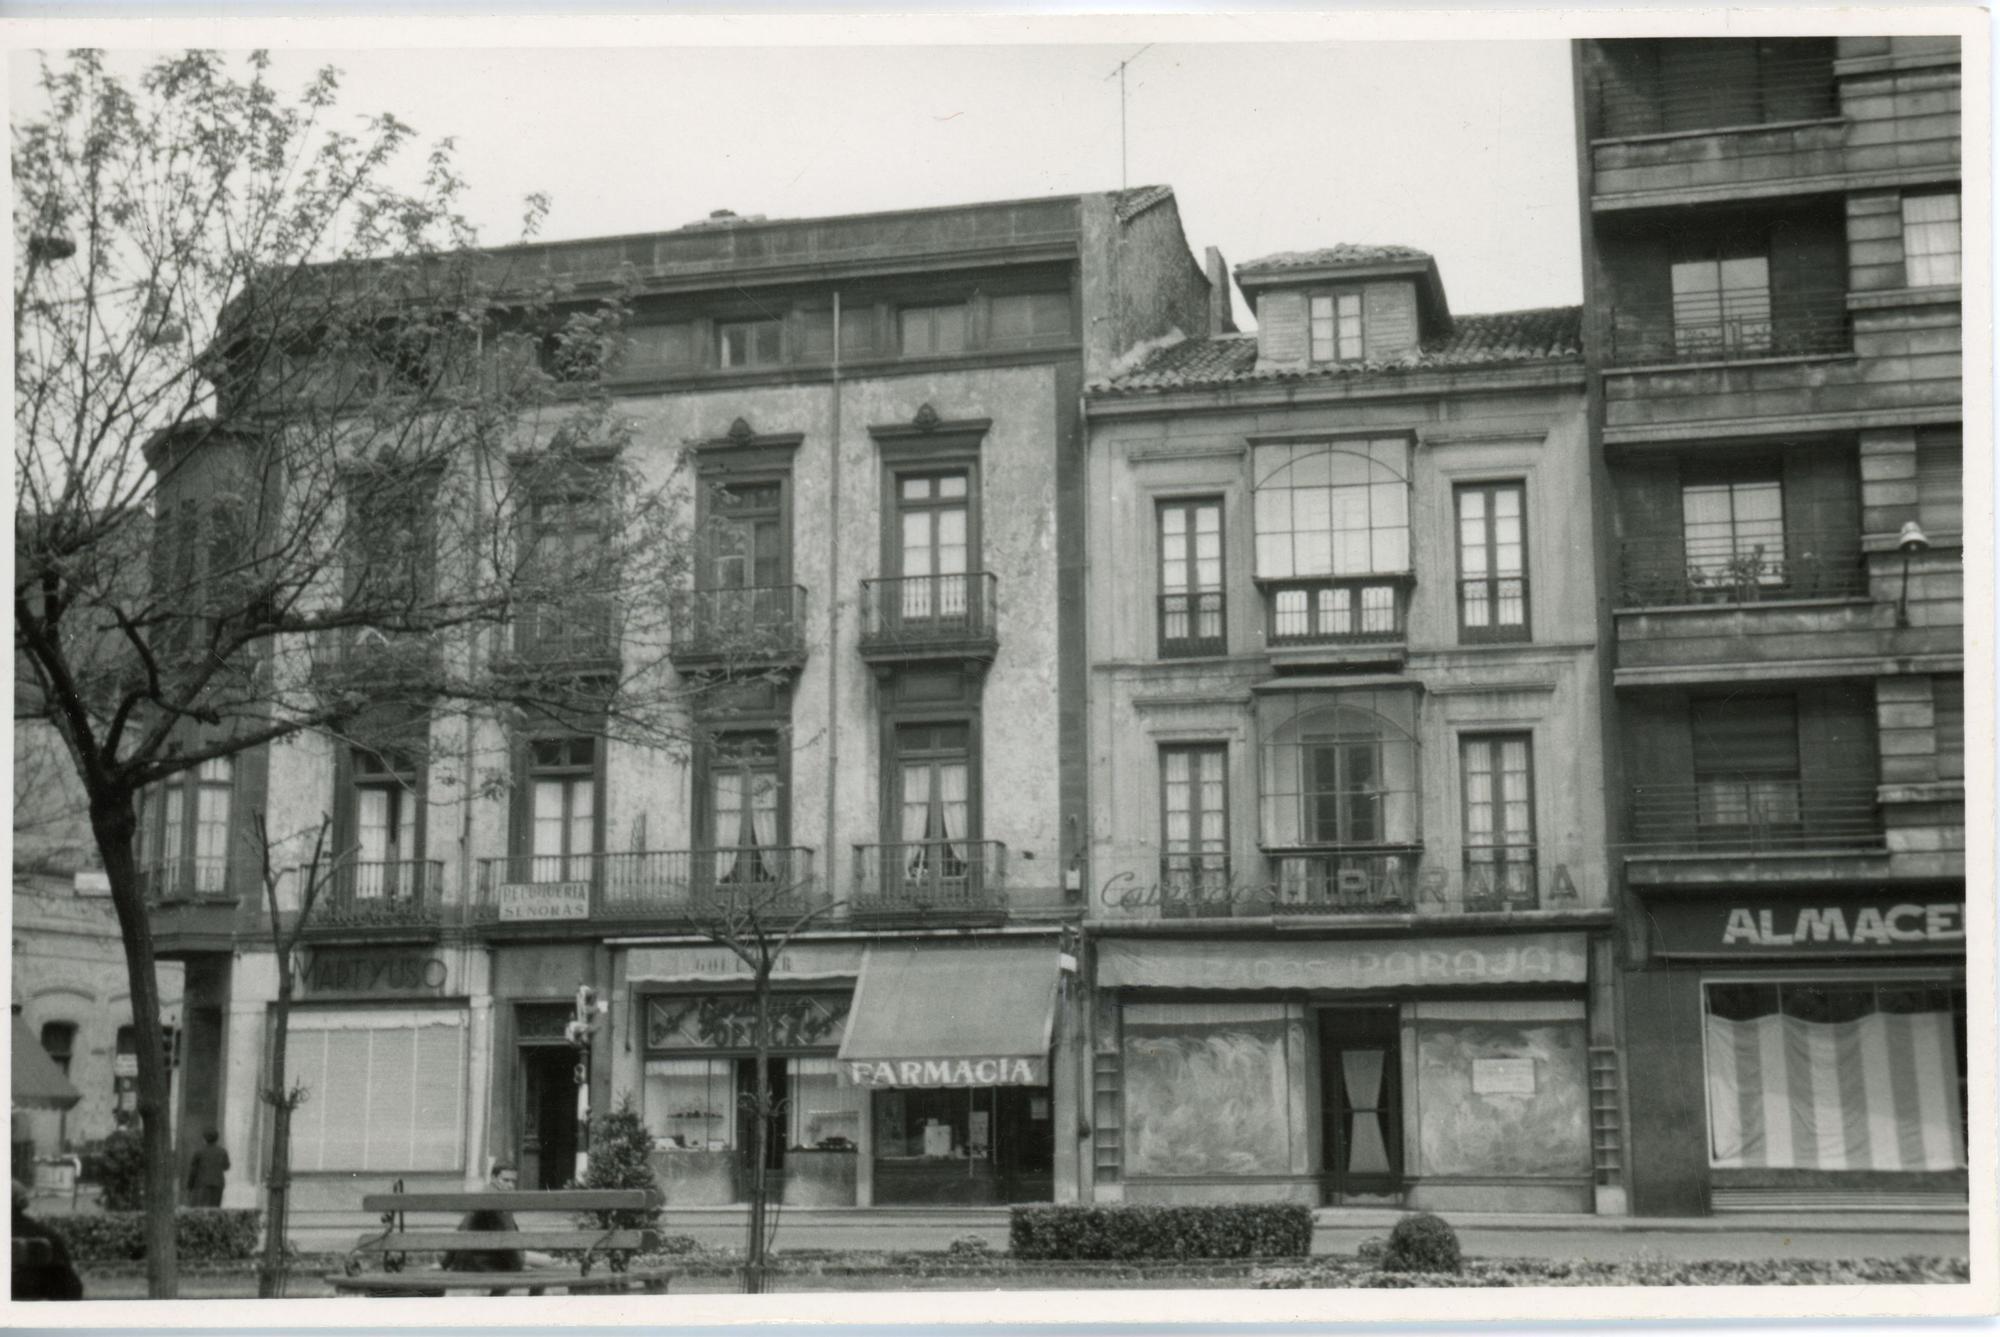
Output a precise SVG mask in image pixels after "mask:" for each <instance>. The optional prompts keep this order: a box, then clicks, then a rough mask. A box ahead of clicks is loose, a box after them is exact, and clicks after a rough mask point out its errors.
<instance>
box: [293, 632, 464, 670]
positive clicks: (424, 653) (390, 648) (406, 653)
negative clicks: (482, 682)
mask: <svg viewBox="0 0 2000 1337" xmlns="http://www.w3.org/2000/svg"><path fill="white" fill-rule="evenodd" d="M309 646H310V653H311V656H312V659H311V663H312V674H313V677H314V678H315V679H316V680H319V681H322V682H325V681H331V680H341V681H346V680H349V679H355V678H368V679H373V680H376V681H381V680H383V679H393V680H395V681H398V682H405V681H408V680H409V679H412V678H418V677H422V676H424V675H427V674H432V673H435V672H436V671H437V667H438V658H439V642H438V638H437V637H436V636H434V635H430V634H428V633H423V632H399V631H383V630H381V629H379V628H376V627H336V628H331V629H329V630H326V631H322V632H320V633H319V634H318V635H316V636H314V637H313V638H312V640H311V641H310V642H309Z"/></svg>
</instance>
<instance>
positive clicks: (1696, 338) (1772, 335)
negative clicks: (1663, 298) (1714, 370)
mask: <svg viewBox="0 0 2000 1337" xmlns="http://www.w3.org/2000/svg"><path fill="white" fill-rule="evenodd" d="M1606 328H1607V335H1608V341H1607V346H1606V349H1605V359H1604V360H1605V364H1606V365H1607V366H1610V367H1639V366H1652V365H1660V364H1665V365H1676V364H1682V365H1684V364H1688V363H1706V362H1744V361H1761V360H1769V359H1781V358H1799V357H1814V356H1826V355H1830V354H1838V353H1847V352H1851V351H1852V349H1853V347H1854V340H1853V331H1852V329H1851V327H1850V324H1849V321H1848V314H1847V290H1846V289H1845V288H1844V287H1840V286H1838V285H1824V286H1820V287H1814V288H1808V289H1789V290H1783V291H1779V292H1777V293H1775V294H1774V293H1771V292H1769V291H1767V290H1762V289H1759V290H1754V291H1744V292H1730V293H1720V294H1708V295H1693V296H1677V297H1675V298H1674V299H1673V300H1672V301H1670V302H1642V301H1634V302H1620V303H1616V304H1614V305H1612V306H1611V307H1610V308H1609V309H1608V311H1607V320H1606Z"/></svg>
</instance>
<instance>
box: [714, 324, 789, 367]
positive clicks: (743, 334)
mask: <svg viewBox="0 0 2000 1337" xmlns="http://www.w3.org/2000/svg"><path fill="white" fill-rule="evenodd" d="M715 351H716V359H717V362H718V363H719V365H721V366H722V367H724V368H725V369H733V368H740V367H775V366H777V365H778V364H779V363H780V362H782V361H783V360H784V356H785V322H784V321H782V320H780V319H778V318H777V317H775V316H772V317H769V318H765V319H759V320H719V321H717V322H716V323H715Z"/></svg>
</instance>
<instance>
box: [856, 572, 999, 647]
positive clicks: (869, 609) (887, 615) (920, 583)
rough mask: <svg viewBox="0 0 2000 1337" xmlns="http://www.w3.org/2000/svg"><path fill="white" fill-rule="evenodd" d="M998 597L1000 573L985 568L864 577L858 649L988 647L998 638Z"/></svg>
mask: <svg viewBox="0 0 2000 1337" xmlns="http://www.w3.org/2000/svg"><path fill="white" fill-rule="evenodd" d="M998 601H999V578H998V577H996V576H995V575H994V574H993V573H992V572H990V571H968V572H965V573H963V574H955V575H931V576H898V577H895V578H893V579H883V580H864V581H862V582H861V649H862V651H863V652H864V653H866V652H875V653H894V652H898V651H910V650H918V649H933V648H938V649H951V648H954V647H957V648H970V647H974V646H984V647H991V646H992V645H993V644H995V643H996V641H997V640H998V633H997V629H996V620H995V613H996V611H997V606H998Z"/></svg>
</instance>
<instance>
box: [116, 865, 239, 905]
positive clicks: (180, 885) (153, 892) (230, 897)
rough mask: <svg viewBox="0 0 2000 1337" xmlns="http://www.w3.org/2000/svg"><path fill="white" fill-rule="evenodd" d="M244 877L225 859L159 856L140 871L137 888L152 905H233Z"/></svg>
mask: <svg viewBox="0 0 2000 1337" xmlns="http://www.w3.org/2000/svg"><path fill="white" fill-rule="evenodd" d="M243 880H244V879H243V877H240V876H238V873H237V871H236V868H235V861H234V860H232V859H228V858H196V857H192V856H190V857H186V858H176V859H162V860H160V861H159V862H157V863H152V864H148V865H146V866H145V867H143V868H141V869H140V870H139V886H140V890H141V891H142V892H143V893H144V894H145V897H146V900H147V901H148V902H150V903H152V904H154V905H175V904H188V903H195V904H209V905H233V904H235V902H236V897H237V894H238V890H239V888H240V887H241V885H242V883H243Z"/></svg>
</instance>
